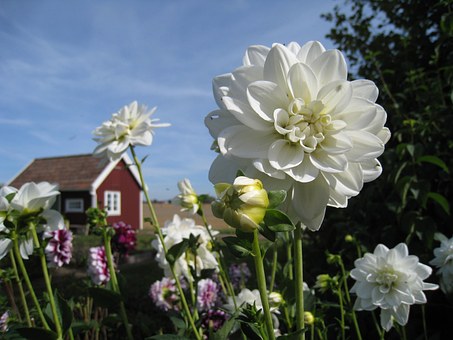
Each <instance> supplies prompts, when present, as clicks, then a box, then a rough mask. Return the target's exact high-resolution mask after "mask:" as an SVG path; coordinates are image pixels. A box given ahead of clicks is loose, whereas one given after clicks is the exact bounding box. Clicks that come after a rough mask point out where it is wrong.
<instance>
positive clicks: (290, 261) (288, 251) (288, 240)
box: [285, 231, 294, 281]
mask: <svg viewBox="0 0 453 340" xmlns="http://www.w3.org/2000/svg"><path fill="white" fill-rule="evenodd" d="M285 236H286V260H287V263H288V279H290V280H291V281H292V280H293V279H294V276H293V252H292V249H291V248H292V247H291V245H292V243H291V234H290V233H289V231H286V232H285Z"/></svg>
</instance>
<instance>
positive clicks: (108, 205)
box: [104, 191, 121, 216]
mask: <svg viewBox="0 0 453 340" xmlns="http://www.w3.org/2000/svg"><path fill="white" fill-rule="evenodd" d="M104 207H105V209H106V210H107V213H108V214H109V216H118V215H121V192H119V191H105V192H104Z"/></svg>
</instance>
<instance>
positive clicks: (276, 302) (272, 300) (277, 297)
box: [269, 292, 284, 309]
mask: <svg viewBox="0 0 453 340" xmlns="http://www.w3.org/2000/svg"><path fill="white" fill-rule="evenodd" d="M283 301H284V300H283V296H282V294H280V293H277V292H272V293H270V294H269V305H270V307H271V309H272V308H278V307H279V306H280V305H281V304H282V303H283Z"/></svg>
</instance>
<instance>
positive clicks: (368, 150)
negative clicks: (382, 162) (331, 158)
mask: <svg viewBox="0 0 453 340" xmlns="http://www.w3.org/2000/svg"><path fill="white" fill-rule="evenodd" d="M346 133H347V134H348V136H349V137H350V138H351V140H352V143H353V148H352V149H351V150H350V151H348V152H347V153H346V155H347V158H348V160H350V161H353V162H361V161H364V160H368V159H374V158H377V157H379V156H380V155H381V154H382V153H383V152H384V143H382V141H381V140H380V139H379V138H378V137H376V136H375V135H373V134H371V133H369V132H366V131H347V132H346Z"/></svg>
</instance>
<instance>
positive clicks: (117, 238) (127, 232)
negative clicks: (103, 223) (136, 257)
mask: <svg viewBox="0 0 453 340" xmlns="http://www.w3.org/2000/svg"><path fill="white" fill-rule="evenodd" d="M113 229H114V230H115V235H114V236H113V237H112V247H113V250H114V251H117V252H119V253H120V254H124V255H127V254H128V252H129V251H131V250H134V249H135V245H136V244H137V238H136V237H135V230H134V229H133V228H132V227H131V225H130V224H126V223H124V222H123V221H120V222H118V223H114V224H113Z"/></svg>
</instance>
